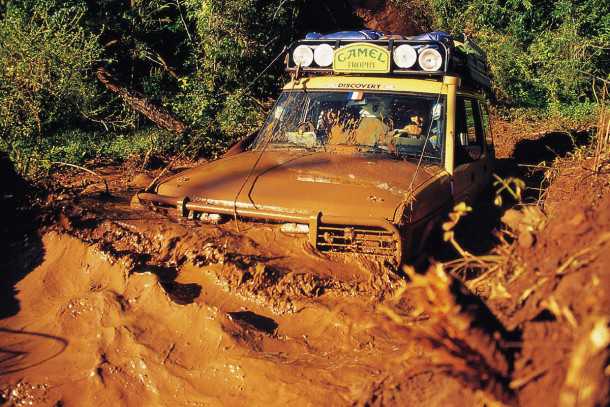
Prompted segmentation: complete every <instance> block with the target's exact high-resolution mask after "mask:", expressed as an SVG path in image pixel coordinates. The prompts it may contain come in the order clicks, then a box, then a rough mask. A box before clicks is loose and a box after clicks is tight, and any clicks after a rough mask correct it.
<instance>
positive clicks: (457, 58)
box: [137, 31, 494, 261]
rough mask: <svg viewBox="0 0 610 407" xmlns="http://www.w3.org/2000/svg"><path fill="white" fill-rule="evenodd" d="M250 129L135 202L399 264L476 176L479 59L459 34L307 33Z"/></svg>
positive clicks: (482, 165) (480, 126) (480, 131)
mask: <svg viewBox="0 0 610 407" xmlns="http://www.w3.org/2000/svg"><path fill="white" fill-rule="evenodd" d="M286 66H287V71H288V72H289V73H290V75H291V80H290V82H289V83H288V84H287V85H286V86H285V87H284V89H283V92H282V93H281V95H280V96H279V98H278V100H277V103H276V104H275V107H274V108H273V109H272V111H271V113H270V114H269V117H268V119H267V120H266V122H265V124H264V125H263V127H262V128H261V129H260V130H259V131H257V132H256V133H255V134H253V135H251V136H250V137H247V138H245V139H244V140H242V141H240V142H238V143H237V144H236V145H234V146H233V147H232V148H230V149H229V150H228V152H227V153H226V154H225V155H224V156H223V157H221V158H220V159H218V160H216V161H213V162H210V163H207V164H204V165H201V166H199V167H196V168H193V169H190V170H188V171H185V172H182V173H179V174H177V175H173V176H171V177H168V178H166V179H163V180H161V181H160V182H157V183H156V184H155V185H154V186H153V187H152V188H151V189H149V191H146V192H142V193H139V194H138V195H137V197H138V199H139V201H140V202H142V203H149V204H154V205H158V206H167V207H175V208H177V210H178V213H179V215H180V216H184V217H189V218H194V219H200V220H202V221H207V222H222V221H223V220H227V219H230V218H232V217H238V218H240V219H241V220H248V221H252V222H266V223H275V224H277V227H278V228H279V229H281V230H282V231H283V232H285V233H287V234H295V235H296V234H306V235H308V238H309V241H310V243H311V245H312V246H313V247H315V248H316V249H317V250H319V251H334V252H359V253H367V254H371V255H381V256H388V257H393V258H396V259H397V260H398V261H401V260H402V259H404V258H407V257H412V256H413V255H414V254H416V253H418V251H419V250H421V248H422V246H423V243H424V242H425V241H426V239H427V237H428V236H429V235H430V234H431V232H432V231H433V230H434V229H435V228H436V227H437V226H438V225H439V224H440V223H441V222H442V221H443V218H444V217H445V215H446V214H447V212H448V211H450V210H451V208H452V207H453V206H454V204H456V203H458V202H461V201H467V202H468V201H471V200H474V199H475V198H476V197H477V195H478V194H479V193H480V192H481V191H482V190H483V189H484V188H485V186H486V185H487V184H488V182H489V181H490V176H491V172H492V167H493V163H494V149H493V143H492V137H491V132H490V128H489V118H488V111H487V106H486V102H485V94H486V91H488V90H489V88H490V80H489V77H488V74H487V69H486V57H485V54H484V53H483V52H482V51H481V49H480V48H479V47H477V46H476V44H474V43H473V42H472V41H470V40H469V39H468V38H465V37H464V38H459V39H457V38H453V37H450V36H449V35H447V34H445V33H438V32H436V33H428V34H424V35H421V36H416V37H404V36H398V35H383V34H381V33H377V32H371V31H363V32H341V33H335V34H330V35H319V34H311V35H308V36H307V38H306V39H305V40H302V41H298V42H297V43H295V44H293V45H292V46H291V47H290V49H289V50H288V52H287V56H286Z"/></svg>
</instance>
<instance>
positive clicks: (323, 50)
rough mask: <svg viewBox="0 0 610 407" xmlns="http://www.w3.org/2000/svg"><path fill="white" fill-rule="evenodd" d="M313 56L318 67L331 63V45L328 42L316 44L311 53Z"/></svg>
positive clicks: (333, 52)
mask: <svg viewBox="0 0 610 407" xmlns="http://www.w3.org/2000/svg"><path fill="white" fill-rule="evenodd" d="M313 57H314V60H315V61H316V64H318V66H319V67H322V68H326V67H327V66H331V65H332V64H333V59H334V57H335V51H334V50H333V47H331V46H330V45H328V44H322V45H318V47H317V48H316V50H315V51H314V53H313Z"/></svg>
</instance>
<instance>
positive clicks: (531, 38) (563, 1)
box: [431, 0, 610, 113]
mask: <svg viewBox="0 0 610 407" xmlns="http://www.w3.org/2000/svg"><path fill="white" fill-rule="evenodd" d="M431 4H432V9H433V13H434V14H435V17H436V26H437V27H438V28H443V29H447V30H449V31H451V32H454V33H457V32H466V33H467V34H469V35H471V36H473V37H474V38H476V39H477V40H478V41H479V42H480V44H481V45H482V46H483V47H484V48H485V49H486V50H487V52H488V56H489V62H490V66H491V70H492V74H493V79H494V86H495V90H496V94H497V97H498V101H499V102H500V103H502V104H504V105H508V106H513V107H535V108H539V109H544V110H548V111H549V112H551V113H561V112H562V111H571V110H574V109H573V108H570V107H569V106H571V105H577V104H580V105H583V106H585V107H586V106H590V105H591V104H590V100H591V96H592V95H591V84H592V80H593V78H600V79H602V80H607V79H609V76H608V72H609V68H610V58H609V45H608V44H610V3H609V2H608V1H607V0H556V1H541V0H539V1H535V0H527V1H520V0H519V1H517V0H469V1H458V0H431Z"/></svg>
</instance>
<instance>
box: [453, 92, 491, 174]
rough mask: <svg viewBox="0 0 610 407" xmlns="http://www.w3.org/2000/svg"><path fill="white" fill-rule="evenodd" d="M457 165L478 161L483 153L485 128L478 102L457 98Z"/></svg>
mask: <svg viewBox="0 0 610 407" xmlns="http://www.w3.org/2000/svg"><path fill="white" fill-rule="evenodd" d="M455 132H456V137H455V139H456V140H455V141H456V146H455V164H456V165H460V164H465V163H468V162H472V161H475V160H478V159H479V157H480V156H481V154H482V153H483V137H484V136H483V127H482V123H481V116H480V113H479V105H478V103H477V101H476V100H474V99H468V98H464V97H458V98H457V104H456V117H455Z"/></svg>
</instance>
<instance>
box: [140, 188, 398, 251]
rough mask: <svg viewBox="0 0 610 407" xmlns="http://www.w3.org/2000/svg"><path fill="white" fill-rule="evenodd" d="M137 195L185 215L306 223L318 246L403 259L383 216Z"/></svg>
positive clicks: (394, 230)
mask: <svg viewBox="0 0 610 407" xmlns="http://www.w3.org/2000/svg"><path fill="white" fill-rule="evenodd" d="M136 197H137V198H138V200H139V201H140V202H142V203H150V204H153V205H160V206H167V207H174V208H176V209H177V211H178V216H180V217H185V218H187V217H190V216H192V215H193V214H194V213H199V214H218V215H227V216H235V215H237V216H239V217H241V218H247V219H252V220H259V221H272V222H277V223H298V224H306V225H309V235H308V237H309V242H310V243H311V245H312V246H313V247H315V248H316V249H317V250H320V251H331V252H352V253H364V254H370V255H377V256H384V257H392V258H394V259H396V261H397V262H398V263H400V262H401V260H402V238H401V235H400V231H399V230H398V228H397V227H396V226H395V225H393V224H392V223H390V222H388V221H387V220H386V219H377V218H358V217H350V216H335V215H325V214H323V213H322V212H318V213H316V214H311V215H308V214H295V213H291V212H288V211H285V212H284V211H280V210H273V211H272V210H262V209H257V208H255V207H254V206H252V207H243V206H240V207H239V208H234V207H227V206H220V205H210V204H207V203H203V202H194V201H191V200H190V199H189V198H188V197H184V198H175V197H169V196H163V195H159V194H153V193H147V192H141V193H139V194H137V195H136Z"/></svg>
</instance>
